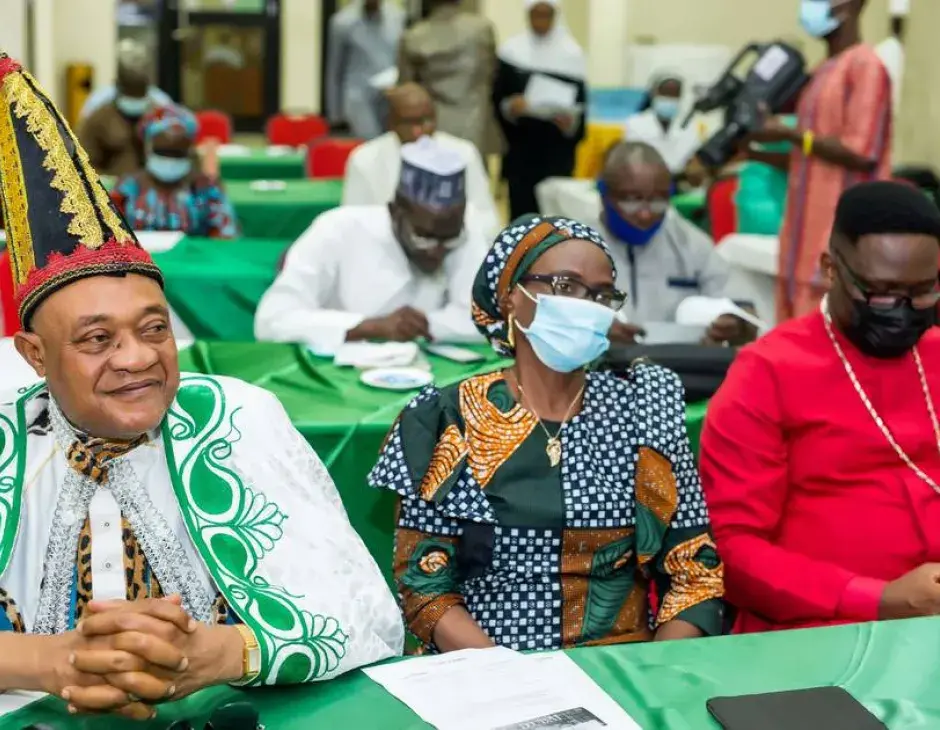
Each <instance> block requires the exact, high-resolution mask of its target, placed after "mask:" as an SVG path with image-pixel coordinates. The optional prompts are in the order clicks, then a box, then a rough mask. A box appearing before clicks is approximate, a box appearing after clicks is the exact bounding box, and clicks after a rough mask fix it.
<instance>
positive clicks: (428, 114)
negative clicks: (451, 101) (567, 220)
mask: <svg viewBox="0 0 940 730" xmlns="http://www.w3.org/2000/svg"><path fill="white" fill-rule="evenodd" d="M388 100H389V104H390V116H389V128H390V131H388V132H386V133H385V134H383V135H382V136H380V137H377V138H375V139H373V140H371V141H369V142H366V143H365V144H363V145H360V146H359V147H357V148H356V150H355V151H354V152H353V153H352V155H351V156H350V157H349V162H348V163H347V165H346V180H345V182H344V184H343V205H387V204H388V202H389V201H390V200H391V199H392V198H394V197H395V188H396V187H397V186H398V178H399V175H400V173H401V147H402V145H403V144H408V143H410V142H416V141H417V140H418V139H419V138H421V137H424V136H427V137H432V138H433V139H434V141H435V142H437V143H439V144H440V145H441V146H442V147H449V148H451V149H453V150H454V151H455V152H457V153H458V154H459V155H460V156H461V157H462V158H463V160H464V163H465V164H466V176H467V203H468V204H469V205H470V206H471V207H472V208H473V209H474V214H475V215H476V216H478V218H479V227H480V229H481V230H482V231H484V232H485V233H486V235H487V236H492V235H495V234H496V232H497V231H498V230H499V227H500V226H499V213H497V211H496V203H495V202H494V201H493V193H492V191H491V190H490V179H489V175H488V174H487V172H486V167H485V165H484V164H483V158H482V157H481V156H480V152H479V150H478V149H477V148H476V146H475V145H474V144H473V143H472V142H468V141H466V140H464V139H459V138H458V137H454V136H453V135H451V134H447V132H439V131H437V112H436V111H435V108H434V102H433V101H432V100H431V96H430V95H429V94H428V92H427V91H426V90H425V89H424V88H423V87H422V86H419V85H418V84H415V83H410V84H403V85H401V86H398V87H396V88H394V89H391V90H389V92H388Z"/></svg>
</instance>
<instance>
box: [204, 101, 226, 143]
mask: <svg viewBox="0 0 940 730" xmlns="http://www.w3.org/2000/svg"><path fill="white" fill-rule="evenodd" d="M196 120H197V121H198V122H199V131H198V132H197V133H196V144H201V143H202V142H205V141H206V140H209V139H215V140H218V141H219V142H220V143H221V144H229V143H230V142H231V141H232V118H231V117H230V116H229V115H228V114H226V113H225V112H220V111H214V110H211V109H209V110H207V111H202V112H196Z"/></svg>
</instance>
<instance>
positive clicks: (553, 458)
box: [545, 436, 561, 466]
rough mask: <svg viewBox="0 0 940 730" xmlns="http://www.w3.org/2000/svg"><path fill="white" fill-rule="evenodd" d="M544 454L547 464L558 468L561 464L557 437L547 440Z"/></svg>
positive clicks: (559, 445) (559, 444)
mask: <svg viewBox="0 0 940 730" xmlns="http://www.w3.org/2000/svg"><path fill="white" fill-rule="evenodd" d="M545 453H546V454H548V463H549V464H551V465H552V466H558V465H559V464H560V463H561V441H560V440H559V439H558V437H557V436H556V437H555V438H551V439H549V440H548V445H547V446H546V447H545Z"/></svg>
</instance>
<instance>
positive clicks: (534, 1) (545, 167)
mask: <svg viewBox="0 0 940 730" xmlns="http://www.w3.org/2000/svg"><path fill="white" fill-rule="evenodd" d="M526 6H527V7H528V9H529V13H528V14H529V17H528V24H529V27H528V28H526V30H524V31H523V32H522V33H520V34H519V35H516V36H513V37H512V38H510V39H509V40H508V41H506V42H505V43H504V44H503V45H502V46H501V47H500V49H499V68H498V72H497V75H496V82H495V84H494V86H493V103H494V105H495V107H496V117H497V119H498V120H499V123H500V126H501V127H502V130H503V134H504V136H505V137H506V143H507V144H506V146H507V150H506V155H505V156H504V157H503V177H505V178H506V182H507V183H508V185H509V208H510V217H511V218H518V217H520V216H522V215H530V214H533V213H537V212H538V210H539V204H538V201H537V200H536V197H535V187H536V185H538V184H539V183H540V182H542V181H543V180H545V179H547V178H550V177H570V176H571V175H572V173H573V171H574V164H575V152H576V150H577V147H578V143H579V142H581V140H582V139H584V134H585V124H584V113H583V109H584V105H585V103H586V100H587V86H586V82H585V79H586V77H587V59H586V58H585V56H584V51H583V50H582V49H581V46H579V45H578V42H577V41H576V40H575V39H574V36H572V35H571V32H570V31H569V30H568V27H567V25H566V24H565V20H564V18H563V17H562V15H561V8H560V6H559V2H558V0H552V2H546V1H545V0H527V2H526ZM545 78H548V79H551V81H553V82H555V86H556V87H557V89H556V92H557V93H558V95H559V96H558V98H557V99H553V100H551V102H552V103H556V104H558V107H557V108H556V109H550V108H538V107H530V104H529V100H528V99H527V96H526V90H527V89H528V88H530V86H531V85H532V84H537V83H538V81H539V80H543V79H545ZM546 101H548V100H546Z"/></svg>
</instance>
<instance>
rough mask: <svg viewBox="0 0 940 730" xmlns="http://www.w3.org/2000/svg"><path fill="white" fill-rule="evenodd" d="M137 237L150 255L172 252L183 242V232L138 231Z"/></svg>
mask: <svg viewBox="0 0 940 730" xmlns="http://www.w3.org/2000/svg"><path fill="white" fill-rule="evenodd" d="M135 235H136V236H137V240H138V241H140V245H141V247H143V249H144V251H147V252H149V253H162V252H164V251H170V250H171V249H173V248H175V247H176V244H178V243H179V242H180V241H182V240H183V233H182V232H181V231H137V232H136V233H135Z"/></svg>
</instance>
